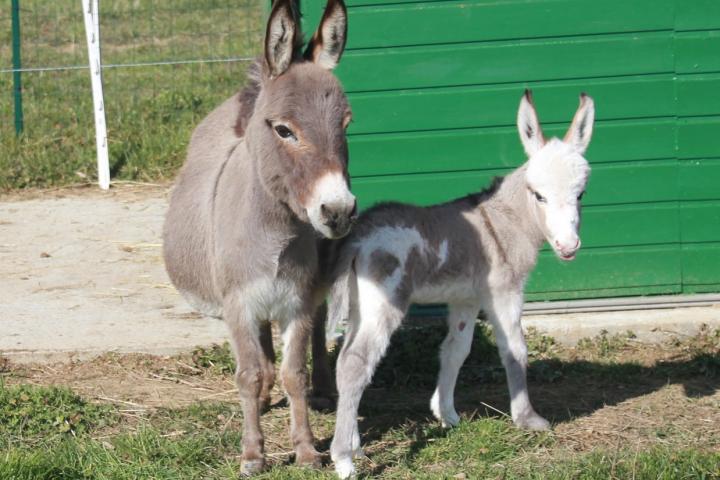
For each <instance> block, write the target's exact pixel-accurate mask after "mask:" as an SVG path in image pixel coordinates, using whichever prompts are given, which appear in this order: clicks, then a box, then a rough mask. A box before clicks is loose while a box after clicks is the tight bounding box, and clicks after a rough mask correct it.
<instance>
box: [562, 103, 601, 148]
mask: <svg viewBox="0 0 720 480" xmlns="http://www.w3.org/2000/svg"><path fill="white" fill-rule="evenodd" d="M594 123H595V102H593V99H592V98H590V97H588V96H587V95H586V94H584V93H581V94H580V106H579V107H578V110H577V112H575V117H573V121H572V123H571V124H570V128H569V129H568V131H567V133H566V134H565V139H564V140H565V142H566V143H569V144H570V145H572V146H573V147H575V149H576V150H577V151H578V152H580V154H581V155H582V154H584V153H585V150H587V147H588V144H590V137H592V131H593V124H594Z"/></svg>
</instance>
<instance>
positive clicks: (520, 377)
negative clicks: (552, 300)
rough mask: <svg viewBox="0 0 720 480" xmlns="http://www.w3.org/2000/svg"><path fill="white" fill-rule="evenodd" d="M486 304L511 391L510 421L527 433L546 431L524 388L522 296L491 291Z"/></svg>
mask: <svg viewBox="0 0 720 480" xmlns="http://www.w3.org/2000/svg"><path fill="white" fill-rule="evenodd" d="M489 300H490V301H489V302H486V303H485V305H488V308H487V312H486V313H487V314H488V318H489V320H490V321H491V322H492V325H493V331H494V332H495V340H496V341H497V345H498V350H499V352H500V358H501V360H502V363H503V366H504V367H505V375H506V376H507V382H508V389H509V390H510V412H511V413H512V419H513V422H515V425H517V426H518V427H520V428H524V429H528V430H548V429H549V428H550V423H549V422H548V421H547V420H545V419H544V418H543V417H541V416H540V415H538V414H537V413H536V412H535V410H534V409H533V406H532V404H531V403H530V397H529V395H528V389H527V365H528V359H527V345H526V344H525V336H524V335H523V331H522V325H521V324H520V316H521V314H522V304H523V296H522V294H521V293H508V292H497V291H496V292H492V296H491V298H490V299H489Z"/></svg>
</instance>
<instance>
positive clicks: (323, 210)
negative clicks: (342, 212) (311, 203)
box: [320, 203, 330, 217]
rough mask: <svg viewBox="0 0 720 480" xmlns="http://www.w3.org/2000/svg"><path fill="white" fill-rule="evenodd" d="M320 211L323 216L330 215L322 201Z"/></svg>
mask: <svg viewBox="0 0 720 480" xmlns="http://www.w3.org/2000/svg"><path fill="white" fill-rule="evenodd" d="M320 213H321V214H322V216H323V217H329V216H330V209H329V208H328V207H327V205H325V204H324V203H323V204H322V205H320Z"/></svg>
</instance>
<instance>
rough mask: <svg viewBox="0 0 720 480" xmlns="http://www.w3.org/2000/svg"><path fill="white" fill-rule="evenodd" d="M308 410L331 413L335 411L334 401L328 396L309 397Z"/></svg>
mask: <svg viewBox="0 0 720 480" xmlns="http://www.w3.org/2000/svg"><path fill="white" fill-rule="evenodd" d="M309 400H310V408H312V409H313V410H315V411H317V412H332V411H335V399H334V398H333V397H332V396H330V395H322V394H318V395H315V394H313V395H311V396H310V398H309Z"/></svg>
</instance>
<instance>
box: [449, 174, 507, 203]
mask: <svg viewBox="0 0 720 480" xmlns="http://www.w3.org/2000/svg"><path fill="white" fill-rule="evenodd" d="M504 180H505V177H493V179H492V182H491V183H490V185H489V186H488V187H486V188H484V189H483V190H481V191H480V192H477V193H471V194H469V195H466V196H464V197H460V198H458V199H456V200H451V201H450V202H448V203H451V204H460V203H465V204H468V205H469V206H470V208H475V207H477V206H478V205H480V204H481V203H482V202H484V201H485V200H487V199H488V198H490V197H492V196H493V195H495V193H496V192H497V191H498V190H500V186H501V185H502V183H503V181H504Z"/></svg>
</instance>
